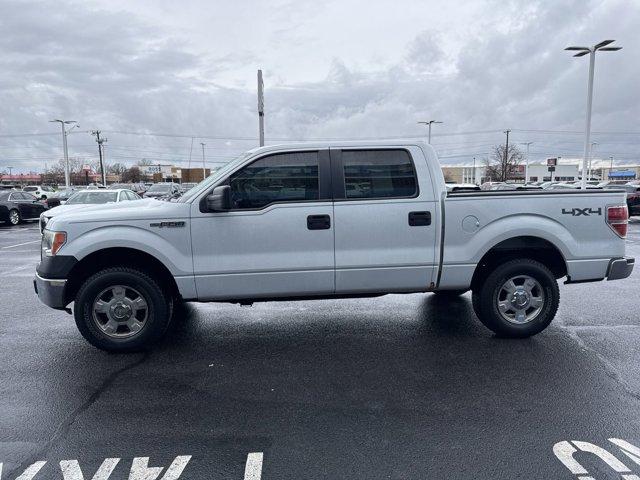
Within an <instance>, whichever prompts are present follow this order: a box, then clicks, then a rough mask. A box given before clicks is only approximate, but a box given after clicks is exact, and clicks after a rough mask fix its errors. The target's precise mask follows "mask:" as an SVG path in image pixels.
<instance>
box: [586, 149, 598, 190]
mask: <svg viewBox="0 0 640 480" xmlns="http://www.w3.org/2000/svg"><path fill="white" fill-rule="evenodd" d="M596 145H598V142H591V151H590V152H589V169H588V170H587V181H589V180H591V175H593V167H592V165H591V162H593V152H594V151H595V147H596Z"/></svg>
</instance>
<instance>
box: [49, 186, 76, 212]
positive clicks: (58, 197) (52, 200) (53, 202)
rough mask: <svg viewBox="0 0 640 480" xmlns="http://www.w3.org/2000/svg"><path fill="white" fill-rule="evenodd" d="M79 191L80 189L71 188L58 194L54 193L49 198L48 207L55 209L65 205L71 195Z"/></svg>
mask: <svg viewBox="0 0 640 480" xmlns="http://www.w3.org/2000/svg"><path fill="white" fill-rule="evenodd" d="M78 191H80V188H78V187H69V188H62V189H60V190H58V191H56V192H53V193H52V194H51V195H49V196H48V197H47V206H48V207H49V208H53V207H57V206H58V205H63V204H64V202H66V201H67V199H68V198H69V197H70V196H71V195H73V194H74V193H76V192H78Z"/></svg>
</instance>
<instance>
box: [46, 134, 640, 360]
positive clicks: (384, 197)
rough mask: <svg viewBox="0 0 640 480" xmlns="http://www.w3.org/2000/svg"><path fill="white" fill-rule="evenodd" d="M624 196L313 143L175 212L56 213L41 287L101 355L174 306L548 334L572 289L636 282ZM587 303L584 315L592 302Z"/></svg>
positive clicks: (136, 342)
mask: <svg viewBox="0 0 640 480" xmlns="http://www.w3.org/2000/svg"><path fill="white" fill-rule="evenodd" d="M627 218H628V212H627V207H626V204H625V194H624V192H617V191H611V190H602V191H594V190H588V191H580V190H576V191H526V192H509V191H506V192H469V193H464V192H460V193H449V194H447V192H446V187H445V182H444V179H443V175H442V172H441V169H440V165H439V164H438V159H437V157H436V155H435V152H434V151H433V149H432V148H431V147H430V146H428V145H426V144H424V143H420V142H416V143H394V142H376V143H371V142H369V143H361V142H358V143H351V142H346V143H318V144H300V145H283V146H270V147H263V148H259V149H255V150H252V151H249V152H247V153H246V154H244V155H242V156H241V157H239V158H238V159H236V160H234V161H233V162H231V163H229V164H228V165H226V166H225V167H224V168H222V169H221V170H218V171H217V172H216V173H215V174H214V175H213V176H211V177H209V178H207V179H206V180H205V181H203V182H202V183H200V184H199V185H197V186H196V187H194V188H193V189H191V190H189V192H187V193H186V194H185V195H184V196H183V197H182V198H181V199H180V200H179V201H177V202H162V201H158V200H154V199H148V200H138V201H135V202H124V203H122V204H115V205H112V206H104V205H101V206H96V207H87V208H85V209H83V210H82V211H75V212H72V213H67V214H61V215H59V216H56V217H54V218H52V219H51V220H49V221H48V223H47V224H46V226H45V229H44V230H43V237H42V261H41V262H40V264H39V265H38V267H37V273H36V277H35V280H34V285H35V288H36V292H37V294H38V296H39V297H40V299H41V300H42V301H43V302H44V303H45V304H47V305H49V306H50V307H53V308H57V309H65V310H67V311H68V312H71V310H70V309H69V308H68V306H69V305H70V304H71V303H72V302H73V303H74V312H73V313H74V315H75V320H76V323H77V326H78V328H79V330H80V332H81V333H82V335H83V336H84V337H85V338H86V339H87V340H88V341H89V342H91V343H92V344H93V345H95V346H96V347H99V348H102V349H106V350H111V351H125V350H135V349H140V348H144V347H146V346H148V345H150V344H152V343H153V342H154V341H155V340H157V339H158V338H160V337H161V336H162V335H163V333H164V332H165V331H166V329H167V326H168V325H169V322H170V321H171V317H172V316H173V315H174V313H173V312H174V306H175V305H176V302H181V301H198V302H234V303H241V304H251V303H252V302H257V301H268V300H285V299H286V300H295V299H300V300H303V299H320V298H341V297H343V298H347V297H367V296H377V295H384V294H388V293H416V292H433V293H435V294H437V295H442V296H446V295H459V294H462V293H464V292H467V291H469V290H471V292H472V299H473V308H474V310H475V312H476V314H477V316H478V318H479V319H480V320H481V321H482V323H484V325H486V326H487V327H488V328H490V329H491V330H493V331H494V332H496V333H497V334H499V335H502V336H510V337H526V336H530V335H534V334H536V333H538V332H540V331H541V330H543V329H544V328H546V327H547V325H549V323H550V322H551V320H552V319H553V317H554V315H555V314H556V311H557V309H558V304H559V300H560V296H559V291H558V284H557V280H558V279H561V278H564V279H566V280H565V283H579V282H592V281H598V280H604V279H608V280H615V279H621V278H625V277H628V276H629V275H630V274H631V271H632V269H633V265H634V260H633V259H632V258H628V257H625V240H624V237H625V235H626V230H627ZM585 308H588V307H586V306H585Z"/></svg>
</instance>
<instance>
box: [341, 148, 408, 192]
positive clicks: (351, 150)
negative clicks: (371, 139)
mask: <svg viewBox="0 0 640 480" xmlns="http://www.w3.org/2000/svg"><path fill="white" fill-rule="evenodd" d="M387 150H400V151H403V152H406V154H407V155H408V156H409V162H410V163H411V170H412V171H413V175H414V177H415V179H416V191H415V193H414V194H413V195H411V196H403V197H367V198H347V193H346V181H345V176H344V163H343V161H342V152H343V151H349V152H354V151H360V152H363V151H365V152H372V151H387ZM329 151H330V152H331V179H332V181H333V185H334V187H333V201H334V202H368V201H369V200H403V199H405V200H406V199H412V198H418V197H419V196H420V180H419V178H418V172H417V171H416V165H415V162H414V161H413V155H411V152H410V151H409V149H407V148H403V147H396V146H391V147H388V148H385V147H375V148H367V147H354V148H343V147H335V148H334V147H332V148H330V149H329Z"/></svg>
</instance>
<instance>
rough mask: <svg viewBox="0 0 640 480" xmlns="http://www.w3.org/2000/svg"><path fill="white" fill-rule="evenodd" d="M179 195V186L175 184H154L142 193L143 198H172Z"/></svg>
mask: <svg viewBox="0 0 640 480" xmlns="http://www.w3.org/2000/svg"><path fill="white" fill-rule="evenodd" d="M179 193H180V185H178V184H177V183H170V182H167V183H154V184H153V185H151V186H150V187H149V189H148V190H147V191H146V192H145V193H144V197H145V198H160V197H169V198H170V197H172V196H173V195H175V194H179Z"/></svg>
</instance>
